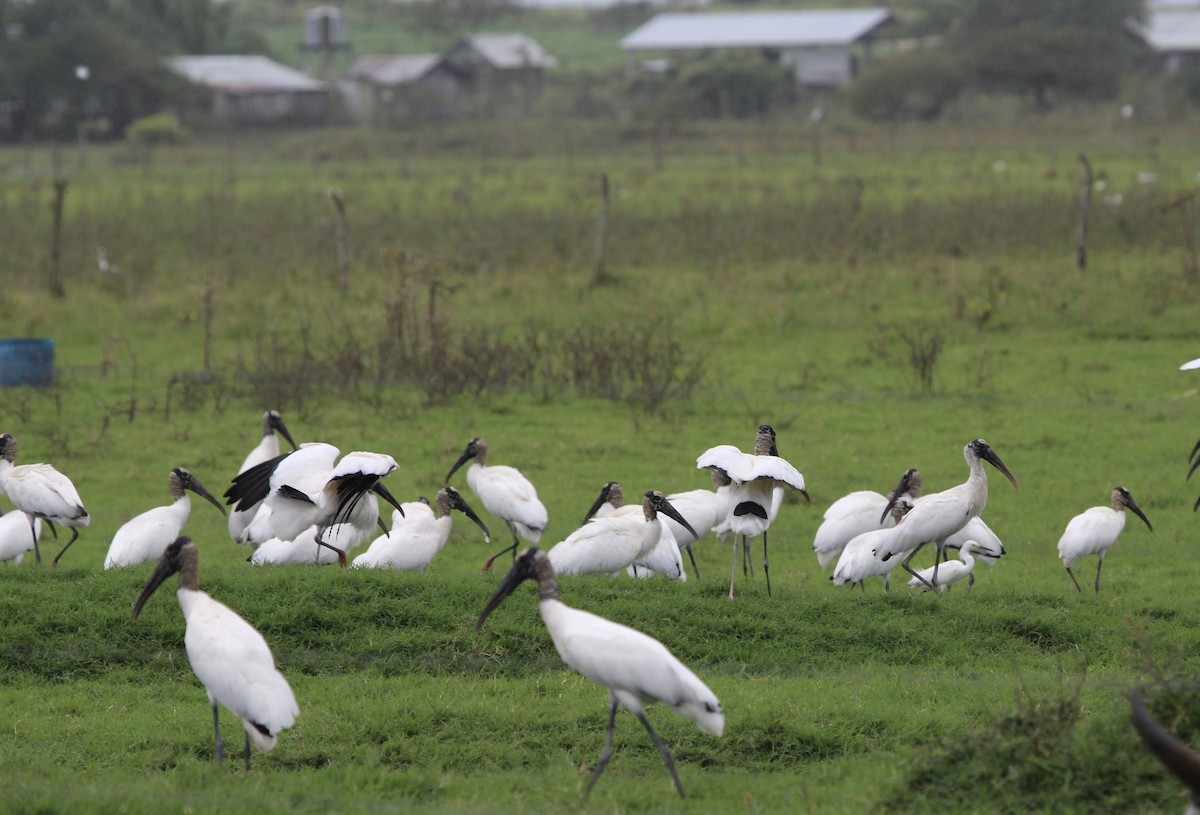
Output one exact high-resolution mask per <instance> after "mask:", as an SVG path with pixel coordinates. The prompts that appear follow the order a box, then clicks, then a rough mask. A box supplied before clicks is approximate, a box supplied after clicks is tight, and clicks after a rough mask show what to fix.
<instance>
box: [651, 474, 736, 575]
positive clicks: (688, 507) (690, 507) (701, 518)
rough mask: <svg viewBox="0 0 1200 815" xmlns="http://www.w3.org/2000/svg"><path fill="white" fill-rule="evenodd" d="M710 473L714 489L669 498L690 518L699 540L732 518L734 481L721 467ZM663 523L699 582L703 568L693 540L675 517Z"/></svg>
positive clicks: (684, 515)
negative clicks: (731, 505) (695, 551)
mask: <svg viewBox="0 0 1200 815" xmlns="http://www.w3.org/2000/svg"><path fill="white" fill-rule="evenodd" d="M709 472H710V473H711V475H712V482H713V488H712V489H711V490H686V491H684V492H674V493H671V494H670V495H668V496H667V500H668V501H670V502H671V506H673V507H675V509H677V510H679V514H680V515H682V516H683V517H685V518H687V519H688V523H690V524H691V525H692V528H693V529H695V530H696V533H697V534H698V535H699V536H700V537H704V536H705V535H707V534H708V533H709V532H710V531H711V530H713V529H715V528H716V527H717V524H719V523H721V522H722V521H724V520H725V519H726V518H727V517H729V490H730V488H731V485H732V484H733V481H732V480H731V479H730V478H729V473H727V472H725V471H724V470H722V469H721V468H720V467H713V468H711V469H710V470H709ZM664 523H665V524H666V525H667V528H668V529H669V530H670V531H671V535H672V536H673V537H674V538H675V541H676V543H677V544H678V545H679V548H680V549H684V550H686V551H687V555H688V558H689V559H690V560H691V561H692V570H693V571H694V572H695V573H696V579H697V580H699V579H700V567H699V566H697V565H696V555H695V554H693V553H692V539H691V537H690V536H689V535H687V533H686V530H685V529H684V528H683V526H682V525H680V524H679V523H678V522H677V521H676V520H675V519H674V518H665V519H664Z"/></svg>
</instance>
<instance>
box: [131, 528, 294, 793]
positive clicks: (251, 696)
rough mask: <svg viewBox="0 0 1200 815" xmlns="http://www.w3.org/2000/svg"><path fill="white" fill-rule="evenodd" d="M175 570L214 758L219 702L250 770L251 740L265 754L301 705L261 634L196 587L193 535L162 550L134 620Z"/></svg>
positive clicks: (221, 749) (221, 754)
mask: <svg viewBox="0 0 1200 815" xmlns="http://www.w3.org/2000/svg"><path fill="white" fill-rule="evenodd" d="M176 572H178V573H179V591H178V592H177V595H178V597H179V607H180V608H181V609H182V610H183V617H184V620H185V621H186V623H187V625H186V631H185V633H184V637H183V642H184V645H185V647H186V649H187V655H188V662H190V663H191V664H192V670H193V671H195V673H196V676H197V677H198V678H199V679H200V682H201V684H203V685H204V690H205V691H206V692H207V693H208V701H209V703H210V704H211V705H212V714H213V730H214V731H215V733H216V760H217V761H218V762H219V761H221V759H222V758H223V757H224V746H223V744H222V742H221V723H220V720H219V714H218V711H217V705H218V704H222V705H224V706H225V707H226V708H228V709H229V711H230V712H232V713H233V714H234V715H235V716H237V717H238V718H239V719H241V720H242V726H243V727H244V728H245V731H246V746H245V753H244V755H245V759H246V769H247V770H248V769H250V740H251V739H253V740H254V743H255V744H257V745H258V747H259V749H261V750H262V751H263V752H266V751H268V750H270V749H271V748H273V747H274V746H275V743H276V741H277V739H278V737H279V733H280V732H281V731H283V730H286V729H287V728H289V727H291V726H292V725H293V724H294V723H295V721H296V716H298V715H299V714H300V708H299V707H298V706H297V705H296V697H295V696H294V695H293V694H292V689H291V687H289V686H288V683H287V680H286V679H284V678H283V674H281V673H280V672H279V670H278V669H277V668H276V667H275V659H274V657H272V656H271V649H270V648H269V647H268V646H267V642H266V640H264V639H263V638H262V635H261V634H259V633H258V631H256V630H255V629H254V627H253V626H251V625H250V624H249V623H248V622H246V621H245V620H243V619H242V618H241V617H239V616H238V615H237V614H235V613H234V612H233V611H231V610H230V609H229V607H228V606H225V605H224V604H222V603H219V602H217V601H216V600H214V599H213V598H211V597H209V596H208V595H207V594H205V593H204V592H202V591H200V553H199V551H198V550H197V548H196V544H194V543H193V542H192V539H191V538H187V537H180V538H176V539H175V540H174V541H173V542H172V543H171V545H170V546H168V547H167V549H166V551H165V552H163V556H162V559H161V560H159V562H158V566H157V567H156V568H155V569H154V572H153V573H151V575H150V579H149V580H148V581H147V582H146V587H145V588H144V589H142V593H141V596H139V597H138V599H137V603H135V604H134V606H133V618H134V619H135V620H136V619H137V617H138V614H140V613H141V611H142V606H144V605H145V604H146V601H147V600H148V599H150V595H151V594H153V593H154V590H155V589H157V588H158V587H159V586H160V585H162V583H163V581H164V580H166V579H167V578H168V577H170V576H171V575H173V574H175V573H176Z"/></svg>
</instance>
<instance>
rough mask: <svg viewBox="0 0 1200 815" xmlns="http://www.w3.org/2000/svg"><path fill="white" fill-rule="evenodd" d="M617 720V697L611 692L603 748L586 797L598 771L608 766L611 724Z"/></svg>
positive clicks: (594, 784)
mask: <svg viewBox="0 0 1200 815" xmlns="http://www.w3.org/2000/svg"><path fill="white" fill-rule="evenodd" d="M616 720H617V697H616V695H615V694H614V693H613V692H612V691H609V693H608V730H607V731H606V732H605V734H604V749H603V750H601V751H600V760H599V761H597V762H596V771H595V772H594V773H592V780H591V781H589V782H588V785H587V789H586V790H585V791H584V793H583V795H584V797H585V798H586V797H587V796H588V795H591V793H592V787H594V786H596V779H597V778H599V777H600V773H602V772H604V768H605V767H607V766H608V760H609V759H610V758H612V736H613V725H614V724H615V723H616Z"/></svg>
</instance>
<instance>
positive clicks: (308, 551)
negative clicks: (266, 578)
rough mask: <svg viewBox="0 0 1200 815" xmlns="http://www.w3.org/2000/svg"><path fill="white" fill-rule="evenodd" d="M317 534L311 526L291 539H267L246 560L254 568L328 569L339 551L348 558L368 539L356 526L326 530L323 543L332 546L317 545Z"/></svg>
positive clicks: (333, 527)
mask: <svg viewBox="0 0 1200 815" xmlns="http://www.w3.org/2000/svg"><path fill="white" fill-rule="evenodd" d="M318 531H319V530H318V528H317V527H315V526H310V527H309V528H308V529H305V530H304V531H303V532H301V533H300V534H299V535H297V536H296V537H295V538H293V539H292V540H283V539H281V538H271V539H269V540H265V541H263V542H262V543H260V544H259V545H258V546H257V547H256V548H255V550H254V551H253V552H252V553H251V554H250V557H248V558H246V560H247V561H249V562H250V563H252V564H254V565H255V566H283V565H287V564H301V565H304V564H307V565H310V566H311V565H315V566H328V565H330V564H331V563H337V554H336V553H337V552H338V551H341V552H343V553H345V554H347V555H348V554H349V553H350V552H353V551H354V550H355V548H357V547H358V545H359V544H361V543H362V542H363V541H364V540H365V538H364V536H363V534H362V530H360V529H357V528H355V526H354V525H353V524H331V525H330V526H329V527H328V528H326V529H325V531H324V540H325V542H326V543H328V544H329V546H318V545H317V532H318Z"/></svg>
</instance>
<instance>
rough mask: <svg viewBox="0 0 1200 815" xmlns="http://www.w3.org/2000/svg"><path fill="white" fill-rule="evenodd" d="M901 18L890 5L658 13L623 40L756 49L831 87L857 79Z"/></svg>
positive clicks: (660, 48) (670, 46) (659, 48)
mask: <svg viewBox="0 0 1200 815" xmlns="http://www.w3.org/2000/svg"><path fill="white" fill-rule="evenodd" d="M894 22H895V19H894V18H893V16H892V13H891V12H890V11H889V10H888V9H886V8H861V9H836V10H835V9H830V10H810V11H750V12H697V13H668V14H658V15H655V16H654V17H653V18H651V19H650V20H649V21H647V22H646V23H645V24H644V25H642V26H641V27H640V28H637V29H635V30H634V31H632V32H631V33H629V34H628V35H626V36H625V37H624V38H623V39H622V40H621V50H623V51H626V52H629V53H633V52H657V53H663V52H685V51H693V52H695V51H711V50H728V49H742V50H746V49H755V50H758V51H761V52H763V53H765V54H766V55H767V56H769V57H770V58H772V59H776V60H778V61H779V62H781V63H782V64H784V65H787V66H789V67H791V69H792V74H793V76H794V77H795V79H796V82H797V84H799V85H802V86H805V87H814V88H822V87H824V88H829V87H838V86H841V85H848V84H849V83H850V82H852V81H853V80H854V77H855V74H856V73H857V69H858V59H859V55H860V53H861V54H862V55H865V56H868V57H869V55H870V47H871V43H872V41H873V40H875V39H877V38H878V37H879V36H880V34H881V33H882V32H884V31H886V29H887V28H888V27H889V26H890V25H891V24H893V23H894Z"/></svg>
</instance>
